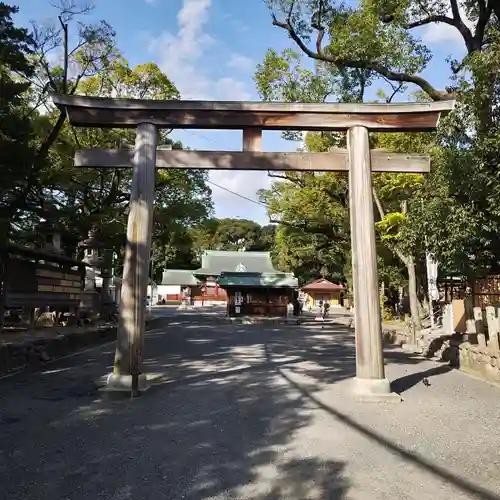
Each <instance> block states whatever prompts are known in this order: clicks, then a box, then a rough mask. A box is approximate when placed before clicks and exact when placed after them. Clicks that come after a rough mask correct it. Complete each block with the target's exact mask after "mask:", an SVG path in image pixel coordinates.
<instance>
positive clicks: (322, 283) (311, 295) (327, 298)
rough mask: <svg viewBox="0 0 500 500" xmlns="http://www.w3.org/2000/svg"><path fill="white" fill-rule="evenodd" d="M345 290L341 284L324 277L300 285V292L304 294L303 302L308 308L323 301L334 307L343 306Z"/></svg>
mask: <svg viewBox="0 0 500 500" xmlns="http://www.w3.org/2000/svg"><path fill="white" fill-rule="evenodd" d="M345 291H346V290H345V287H344V286H343V285H338V284H337V283H332V282H331V281H328V280H327V279H324V278H319V279H315V280H313V281H311V282H310V283H307V285H304V286H303V287H302V292H304V293H305V294H306V298H305V303H306V306H307V307H308V308H312V307H316V306H319V305H320V303H324V302H328V303H329V304H330V305H331V306H334V307H339V306H343V305H344V299H345Z"/></svg>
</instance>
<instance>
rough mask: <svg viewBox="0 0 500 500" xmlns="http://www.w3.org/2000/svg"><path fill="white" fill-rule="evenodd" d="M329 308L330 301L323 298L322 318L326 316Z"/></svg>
mask: <svg viewBox="0 0 500 500" xmlns="http://www.w3.org/2000/svg"><path fill="white" fill-rule="evenodd" d="M329 310H330V303H329V302H328V301H326V300H325V302H324V303H323V319H325V318H327V317H328V311H329Z"/></svg>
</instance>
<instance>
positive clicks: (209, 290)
mask: <svg viewBox="0 0 500 500" xmlns="http://www.w3.org/2000/svg"><path fill="white" fill-rule="evenodd" d="M201 261H202V262H201V264H202V265H201V268H200V269H197V270H196V271H194V272H193V275H194V276H195V277H196V278H197V279H198V280H200V281H201V282H202V283H203V285H202V291H203V297H204V300H205V301H211V300H216V301H218V300H219V298H220V297H222V296H225V300H227V307H228V314H229V315H230V316H239V315H259V316H262V315H263V316H286V314H287V309H288V304H289V302H290V301H291V300H292V297H293V292H294V290H296V289H297V288H298V280H297V278H295V276H294V275H293V274H290V273H283V272H281V271H278V270H277V269H275V268H274V266H273V264H272V261H271V255H270V253H269V252H238V251H219V250H207V251H205V252H203V254H202V257H201ZM212 298H213V299H212Z"/></svg>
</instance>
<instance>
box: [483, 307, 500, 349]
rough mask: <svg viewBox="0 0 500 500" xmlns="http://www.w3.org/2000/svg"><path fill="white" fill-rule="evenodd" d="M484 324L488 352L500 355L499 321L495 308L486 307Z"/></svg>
mask: <svg viewBox="0 0 500 500" xmlns="http://www.w3.org/2000/svg"><path fill="white" fill-rule="evenodd" d="M486 322H487V325H488V348H489V349H490V351H492V352H494V353H496V354H498V353H500V339H499V335H498V334H499V332H500V321H499V319H498V317H497V311H496V308H495V307H493V306H488V307H486Z"/></svg>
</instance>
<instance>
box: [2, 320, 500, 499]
mask: <svg viewBox="0 0 500 500" xmlns="http://www.w3.org/2000/svg"><path fill="white" fill-rule="evenodd" d="M168 323H169V324H168V325H167V326H165V327H163V328H161V329H157V330H154V331H151V332H149V333H148V334H147V339H146V357H147V361H146V369H147V371H148V372H150V373H152V374H154V375H155V385H154V386H153V387H152V388H151V389H150V390H149V391H148V392H146V393H145V394H144V395H142V396H141V397H140V398H138V399H135V400H126V401H110V400H106V399H103V398H102V393H100V391H99V386H100V385H102V384H103V377H104V376H105V375H106V374H107V373H109V371H110V369H111V364H112V359H113V352H114V344H110V345H107V346H101V347H98V348H95V349H93V350H90V351H87V352H84V353H81V354H78V355H76V356H74V357H72V358H69V359H66V360H62V361H59V362H56V363H53V364H51V365H49V366H47V367H46V369H45V370H43V371H41V372H40V373H31V374H28V373H24V374H18V375H16V376H14V377H10V378H7V379H3V380H0V398H1V404H0V450H1V451H0V485H1V487H0V498H1V499H2V500H3V499H6V500H7V499H9V500H21V499H23V500H24V499H27V498H29V499H32V500H49V499H50V500H54V499H71V500H83V499H101V498H102V499H110V500H119V499H134V500H135V499H137V500H149V499H155V500H157V499H166V500H167V499H168V500H170V499H172V500H177V499H189V500H195V499H196V500H201V499H203V500H208V499H211V500H212V499H217V500H219V499H221V500H222V499H224V500H226V499H252V500H278V499H290V500H291V499H294V500H295V499H297V500H326V499H350V500H365V499H366V500H368V499H371V500H378V499H380V500H382V499H394V498H397V499H412V500H413V499H419V500H421V499H426V498H431V499H432V500H441V499H442V500H445V499H446V500H448V499H451V498H453V499H454V500H462V499H463V500H465V499H471V498H478V499H484V500H493V499H500V472H499V471H500V458H499V451H498V450H500V433H499V432H498V416H499V414H500V413H499V411H500V410H499V407H500V390H499V389H498V388H495V387H492V386H490V385H487V384H485V383H484V382H481V381H478V380H475V379H473V378H470V377H469V376H467V375H464V374H462V373H460V372H457V371H450V370H448V369H447V367H445V366H443V365H439V364H436V363H434V362H431V361H422V360H420V359H418V358H410V357H408V356H406V355H405V354H403V353H401V352H400V350H398V349H392V348H391V349H388V350H387V351H386V359H387V363H388V375H389V378H390V379H391V380H394V381H395V382H394V384H395V388H396V389H397V390H399V391H402V394H403V396H404V398H405V401H404V402H402V403H399V404H368V403H359V402H355V401H353V400H352V398H350V396H349V384H350V380H349V377H351V376H352V375H353V373H354V339H353V336H352V332H351V331H350V330H349V329H347V328H346V327H344V326H340V325H334V324H326V325H315V324H309V325H301V326H290V325H283V326H279V325H272V326H263V325H238V326H236V325H225V324H208V323H206V324H203V322H202V321H198V322H197V321H196V320H195V319H193V318H192V317H185V318H177V317H176V318H172V320H171V321H169V322H168ZM423 376H427V377H428V378H429V381H430V383H431V386H430V387H425V386H424V385H423V384H422V382H421V380H422V378H423Z"/></svg>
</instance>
